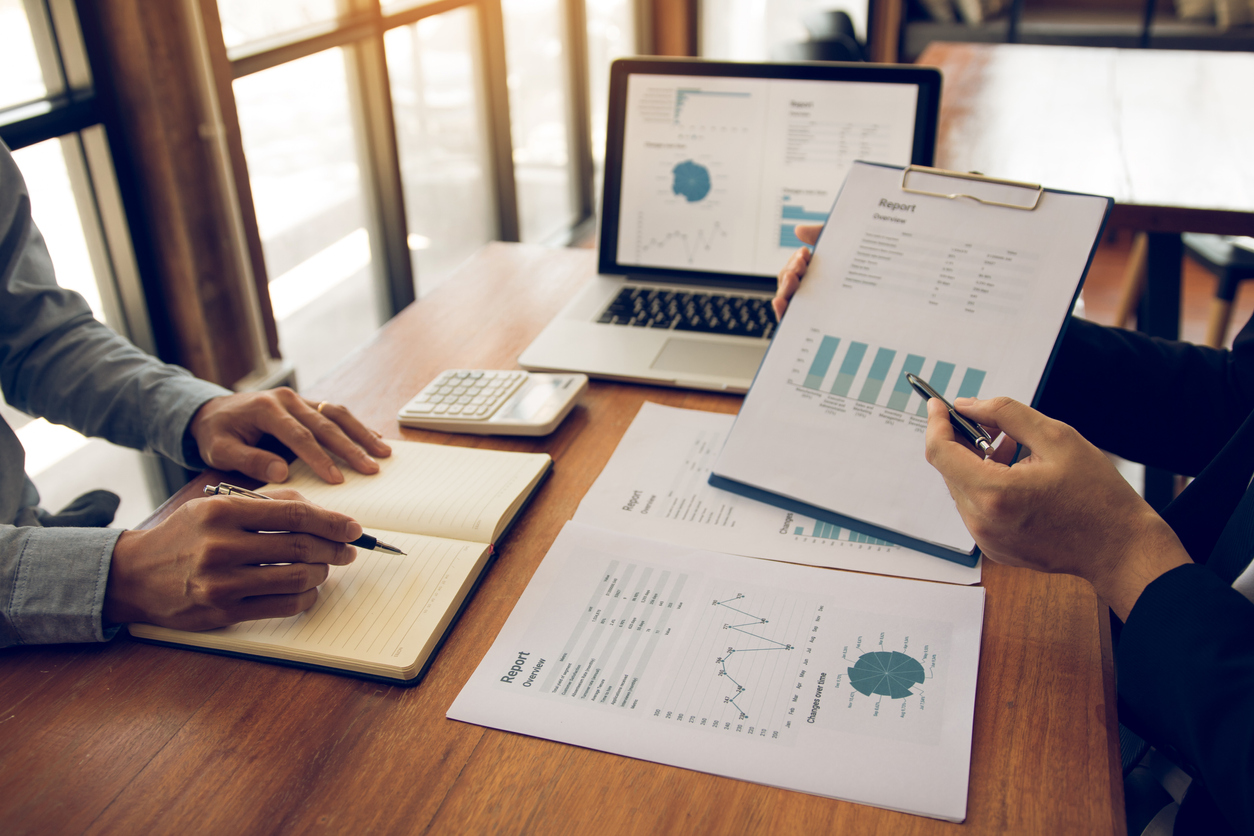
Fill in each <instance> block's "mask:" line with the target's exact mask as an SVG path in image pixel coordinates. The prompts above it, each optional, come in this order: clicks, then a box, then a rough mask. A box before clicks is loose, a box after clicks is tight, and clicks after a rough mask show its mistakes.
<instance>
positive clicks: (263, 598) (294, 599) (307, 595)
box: [223, 589, 318, 624]
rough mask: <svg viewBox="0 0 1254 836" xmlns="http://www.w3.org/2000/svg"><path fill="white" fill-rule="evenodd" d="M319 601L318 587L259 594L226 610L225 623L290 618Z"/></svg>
mask: <svg viewBox="0 0 1254 836" xmlns="http://www.w3.org/2000/svg"><path fill="white" fill-rule="evenodd" d="M317 602H318V590H317V589H310V590H307V591H305V592H301V593H300V594H297V595H257V596H254V597H251V598H245V599H243V600H242V601H238V602H236V603H235V604H234V605H233V606H232V607H230V609H229V610H227V611H226V616H227V620H225V621H224V622H223V623H224V624H234V623H236V622H239V621H256V620H257V619H260V618H289V617H291V616H293V615H299V614H300V613H303V612H304V611H305V610H307V609H309V608H310V607H312V606H313V605H314V604H316V603H317Z"/></svg>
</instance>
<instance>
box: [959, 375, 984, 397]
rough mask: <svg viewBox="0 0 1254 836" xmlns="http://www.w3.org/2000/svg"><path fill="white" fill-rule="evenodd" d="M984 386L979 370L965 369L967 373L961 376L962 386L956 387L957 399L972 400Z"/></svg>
mask: <svg viewBox="0 0 1254 836" xmlns="http://www.w3.org/2000/svg"><path fill="white" fill-rule="evenodd" d="M983 385H984V372H982V371H980V370H979V369H967V373H966V374H964V375H963V376H962V385H961V386H959V387H958V397H960V398H974V397H976V396H977V395H979V394H980V387H981V386H983Z"/></svg>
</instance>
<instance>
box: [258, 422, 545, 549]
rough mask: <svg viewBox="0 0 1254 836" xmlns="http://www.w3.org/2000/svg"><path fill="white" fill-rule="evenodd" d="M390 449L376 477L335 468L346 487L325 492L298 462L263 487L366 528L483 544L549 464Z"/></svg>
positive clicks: (505, 456)
mask: <svg viewBox="0 0 1254 836" xmlns="http://www.w3.org/2000/svg"><path fill="white" fill-rule="evenodd" d="M388 444H389V445H390V446H391V447H392V455H391V456H388V457H387V458H383V459H379V472H378V473H377V474H373V475H365V474H362V473H357V472H356V471H354V470H352V469H351V468H349V467H346V466H341V467H340V470H341V471H343V473H344V482H343V483H342V484H339V485H330V484H327V483H326V482H324V481H322V480H321V479H320V478H318V476H317V475H315V474H314V472H313V471H312V470H310V469H309V466H308V465H306V464H305V463H304V462H302V461H296V462H295V463H293V465H292V470H291V476H290V477H289V478H288V480H287V481H286V482H284V483H282V484H281V485H270V486H268V488H293V489H295V490H298V491H300V492H301V493H302V494H304V496H305V498H306V499H308V500H309V501H310V502H313V503H315V504H317V505H322V506H323V507H326V508H332V509H334V510H337V511H341V512H343V513H345V514H350V515H352V516H353V518H354V519H356V520H357V521H358V522H360V523H361V524H362V525H363V526H366V527H368V528H386V529H389V530H392V531H411V532H416V533H421V534H427V535H429V536H432V537H453V538H457V539H461V540H474V541H476V542H482V543H487V542H489V541H490V539H491V537H492V532H493V530H494V528H495V526H496V524H497V522H499V521H500V519H501V517H502V516H503V515H504V514H505V511H506V509H507V508H509V506H510V505H511V503H513V502H514V501H515V500H516V499H517V498H518V496H519V494H521V493H522V491H523V489H524V488H525V487H526V485H527V484H529V483H530V482H531V480H532V479H534V478H535V476H536V473H537V472H538V471H539V470H541V469H542V468H543V466H544V463H545V462H546V461H547V458H548V457H547V456H542V455H535V454H528V453H503V452H501V451H499V450H479V449H475V448H469V447H449V446H443V445H438V444H420V443H416V442H412V441H389V442H388Z"/></svg>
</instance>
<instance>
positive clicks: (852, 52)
mask: <svg viewBox="0 0 1254 836" xmlns="http://www.w3.org/2000/svg"><path fill="white" fill-rule="evenodd" d="M803 23H804V25H805V28H806V32H807V33H808V34H809V39H808V40H804V41H797V42H793V43H783V44H778V45H776V46H775V47H774V48H773V49H772V50H771V59H772V60H774V61H865V60H866V51H865V50H864V49H863V46H862V44H861V43H860V42H859V41H858V38H857V35H855V34H854V29H853V21H852V20H851V19H850V18H849V15H848V14H847V13H846V12H841V11H821V12H814V13H812V14H809V15H806V17H805V19H804V21H803Z"/></svg>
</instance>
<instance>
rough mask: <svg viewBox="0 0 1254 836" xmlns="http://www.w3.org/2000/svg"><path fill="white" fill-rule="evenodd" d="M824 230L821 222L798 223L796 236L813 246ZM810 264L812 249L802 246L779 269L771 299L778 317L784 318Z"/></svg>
mask: <svg viewBox="0 0 1254 836" xmlns="http://www.w3.org/2000/svg"><path fill="white" fill-rule="evenodd" d="M822 231H823V227H822V226H821V225H819V224H798V225H797V226H796V228H795V230H794V232H795V234H796V236H797V237H798V238H800V239H801V240H802V241H804V242H805V243H807V244H809V245H810V246H811V247H813V246H814V245H815V244H816V243H817V242H818V240H819V233H820V232H822ZM809 266H810V250H809V248H807V247H802V248H801V249H799V250H797V251H796V252H795V253H793V254H792V258H790V259H788V263H787V264H785V265H784V269H783V270H780V271H779V279H778V282H777V284H776V285H775V298H774V299H772V300H771V307H773V308H774V309H775V318H776V319H782V318H783V316H784V311H785V310H787V308H788V300H789V299H791V298H792V297H793V294H794V293H796V292H797V288H799V287H800V286H801V277H802V276H804V275H805V274H806V268H807V267H809Z"/></svg>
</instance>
